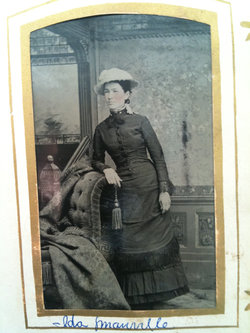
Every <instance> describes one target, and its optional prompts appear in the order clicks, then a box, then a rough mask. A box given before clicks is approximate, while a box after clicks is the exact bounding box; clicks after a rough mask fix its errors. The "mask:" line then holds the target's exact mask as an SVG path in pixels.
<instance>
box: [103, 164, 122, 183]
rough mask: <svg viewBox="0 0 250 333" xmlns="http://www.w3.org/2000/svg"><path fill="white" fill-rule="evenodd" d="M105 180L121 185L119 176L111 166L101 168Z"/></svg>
mask: <svg viewBox="0 0 250 333" xmlns="http://www.w3.org/2000/svg"><path fill="white" fill-rule="evenodd" d="M103 172H104V175H105V178H106V179H107V182H108V183H109V184H112V185H117V186H119V187H121V182H122V180H121V178H120V177H119V176H118V174H117V173H116V171H115V170H114V169H112V168H107V169H104V170H103Z"/></svg>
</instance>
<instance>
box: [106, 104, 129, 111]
mask: <svg viewBox="0 0 250 333" xmlns="http://www.w3.org/2000/svg"><path fill="white" fill-rule="evenodd" d="M125 108H126V107H125V104H123V105H122V106H120V107H118V108H115V109H109V111H110V112H111V113H116V112H119V111H122V110H124V109H125Z"/></svg>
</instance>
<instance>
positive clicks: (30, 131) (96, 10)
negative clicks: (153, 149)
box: [8, 0, 239, 329]
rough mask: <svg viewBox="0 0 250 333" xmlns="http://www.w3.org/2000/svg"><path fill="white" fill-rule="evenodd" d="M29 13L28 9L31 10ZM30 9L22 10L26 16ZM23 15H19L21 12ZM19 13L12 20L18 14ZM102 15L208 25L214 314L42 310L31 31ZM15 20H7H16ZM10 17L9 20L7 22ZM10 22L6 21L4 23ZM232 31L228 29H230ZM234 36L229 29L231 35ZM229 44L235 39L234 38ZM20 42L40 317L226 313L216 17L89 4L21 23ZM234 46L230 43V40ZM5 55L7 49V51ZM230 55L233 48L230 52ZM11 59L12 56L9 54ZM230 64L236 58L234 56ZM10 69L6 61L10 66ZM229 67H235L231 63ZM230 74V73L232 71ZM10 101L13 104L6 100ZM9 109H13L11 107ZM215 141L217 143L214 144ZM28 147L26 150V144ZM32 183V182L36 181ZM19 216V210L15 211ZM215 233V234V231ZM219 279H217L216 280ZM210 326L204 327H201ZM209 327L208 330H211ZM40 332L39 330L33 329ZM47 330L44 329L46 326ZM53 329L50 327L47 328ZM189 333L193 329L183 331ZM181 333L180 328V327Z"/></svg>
mask: <svg viewBox="0 0 250 333" xmlns="http://www.w3.org/2000/svg"><path fill="white" fill-rule="evenodd" d="M55 1H56V0H52V1H50V2H47V3H45V4H41V5H39V6H36V7H33V8H37V7H40V6H44V5H47V4H49V3H52V2H55ZM217 1H218V2H221V3H225V4H227V5H229V6H230V13H231V24H232V12H231V11H232V10H231V4H230V3H228V2H226V1H222V0H217ZM33 8H31V9H33ZM29 10H30V9H28V10H26V11H29ZM23 12H25V11H22V12H21V13H23ZM21 13H18V14H16V15H19V14H21ZM105 14H151V15H163V16H164V15H166V16H174V17H180V18H186V19H190V20H196V21H199V22H202V23H207V24H209V25H211V37H212V38H211V42H212V72H213V84H212V91H213V123H214V126H213V132H214V161H215V165H214V167H215V169H214V174H215V189H216V200H215V214H216V218H217V220H219V221H222V222H220V225H219V226H217V229H216V231H217V233H216V281H217V284H216V303H217V306H216V308H214V309H181V310H174V309H173V310H155V311H110V310H101V311H97V310H80V309H79V310H44V309H43V306H42V304H43V296H42V279H41V263H40V259H39V260H36V259H37V258H40V240H39V228H38V199H37V190H36V187H35V183H36V167H35V165H36V163H35V145H34V125H33V107H32V88H31V67H30V57H29V33H30V32H31V31H33V30H36V29H39V28H42V27H45V26H48V25H51V24H55V23H58V22H62V21H67V20H71V19H75V18H81V17H89V16H96V15H105ZM16 15H13V16H11V17H14V16H16ZM11 17H9V18H11ZM9 18H8V21H9ZM8 23H9V22H8ZM231 28H232V26H231ZM232 31H233V30H232ZM232 39H233V35H232ZM21 43H22V81H23V103H24V109H25V110H26V111H25V112H24V122H25V140H26V154H27V161H28V165H29V166H28V183H29V199H30V202H32V204H30V214H31V234H32V248H33V253H32V254H33V269H34V273H35V285H36V298H37V309H38V316H52V315H65V314H68V315H70V314H74V315H88V316H95V315H97V314H98V315H101V316H103V317H105V316H108V317H110V316H111V317H121V316H122V317H128V318H129V317H145V316H148V315H150V316H151V317H155V316H159V315H161V316H167V317H171V316H191V315H208V314H209V315H213V314H219V313H223V312H224V301H225V249H224V222H223V200H218V198H223V193H222V138H221V118H220V117H221V115H220V112H218V111H217V110H220V102H221V98H220V68H219V41H218V28H217V19H216V13H212V12H208V11H204V10H199V9H193V8H187V7H180V6H174V5H167V4H150V3H115V4H105V5H93V6H86V7H82V8H78V9H73V10H69V11H67V12H63V13H59V14H55V15H51V16H48V17H45V18H43V19H40V20H37V21H35V22H32V23H29V24H25V25H23V26H22V27H21ZM233 46H234V40H233ZM8 50H9V46H8ZM233 56H234V48H233ZM9 57H10V55H9ZM233 61H234V57H233ZM9 64H10V61H9ZM233 66H235V65H234V62H233ZM233 70H234V68H233ZM9 76H10V65H9ZM9 89H10V93H11V83H10V87H9ZM10 102H11V101H10ZM11 109H12V106H11ZM234 113H235V122H236V100H235V70H234ZM12 132H13V142H15V141H14V126H13V119H12ZM215 138H216V139H215ZM235 140H236V125H235ZM27 143H29V145H28V144H27ZM13 148H14V163H15V177H16V183H17V184H18V179H17V171H16V170H17V166H16V156H15V144H13ZM235 151H236V214H237V252H238V253H239V232H238V229H239V220H238V169H237V142H236V143H235ZM34 180H35V181H34ZM17 205H18V208H19V198H18V191H17ZM18 211H19V209H18ZM18 215H19V216H18V220H19V238H20V252H21V251H22V246H21V242H22V240H21V235H20V214H18ZM218 231H219V232H218ZM237 259H238V290H237V326H238V324H239V256H237ZM22 266H23V263H22V252H21V272H22V285H23V298H24V299H23V300H24V308H25V293H24V277H23V268H22ZM218 276H220V279H218ZM25 322H26V328H35V327H28V319H27V313H26V308H25ZM205 327H208V326H205ZM209 327H211V328H212V326H209ZM213 327H235V326H213ZM37 328H38V327H37ZM44 328H45V327H44ZM46 328H54V327H46ZM183 328H191V327H183ZM192 328H202V327H192ZM179 329H180V328H179Z"/></svg>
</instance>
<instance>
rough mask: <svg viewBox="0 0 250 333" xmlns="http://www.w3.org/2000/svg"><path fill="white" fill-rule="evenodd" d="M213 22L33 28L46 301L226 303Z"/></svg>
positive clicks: (111, 18)
mask: <svg viewBox="0 0 250 333" xmlns="http://www.w3.org/2000/svg"><path fill="white" fill-rule="evenodd" d="M210 29H211V27H210V25H208V24H205V23H201V22H197V21H192V20H188V19H184V18H176V17H170V16H161V15H142V14H116V15H115V14H110V15H103V16H101V15H100V16H92V17H85V18H80V19H75V20H69V21H64V22H61V23H57V24H53V25H50V26H46V27H44V28H42V29H37V30H34V31H32V32H31V33H30V61H31V76H32V100H33V118H34V131H35V147H36V170H37V184H38V193H37V195H38V198H39V216H40V219H39V220H40V239H41V241H40V242H41V258H39V260H41V263H42V265H41V266H42V283H43V300H44V308H45V309H101V310H165V309H166V310H167V309H213V308H215V307H216V285H217V279H218V276H216V241H215V240H216V223H217V222H218V221H216V220H215V203H214V176H215V175H214V151H213V147H214V145H213V144H214V142H213V135H214V133H213V96H212V52H211V31H210Z"/></svg>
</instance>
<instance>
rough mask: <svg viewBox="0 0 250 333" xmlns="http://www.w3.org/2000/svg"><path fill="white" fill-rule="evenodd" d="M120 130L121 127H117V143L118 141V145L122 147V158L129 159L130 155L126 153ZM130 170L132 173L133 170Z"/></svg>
mask: <svg viewBox="0 0 250 333" xmlns="http://www.w3.org/2000/svg"><path fill="white" fill-rule="evenodd" d="M119 129H120V128H119V126H116V135H117V141H118V143H119V145H120V150H121V151H122V152H121V156H122V157H124V158H126V157H128V155H127V154H126V153H125V152H124V147H123V146H122V144H123V142H122V139H121V134H120V132H119ZM126 162H127V165H129V163H128V160H127V161H126ZM128 170H129V171H132V169H131V168H128Z"/></svg>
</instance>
